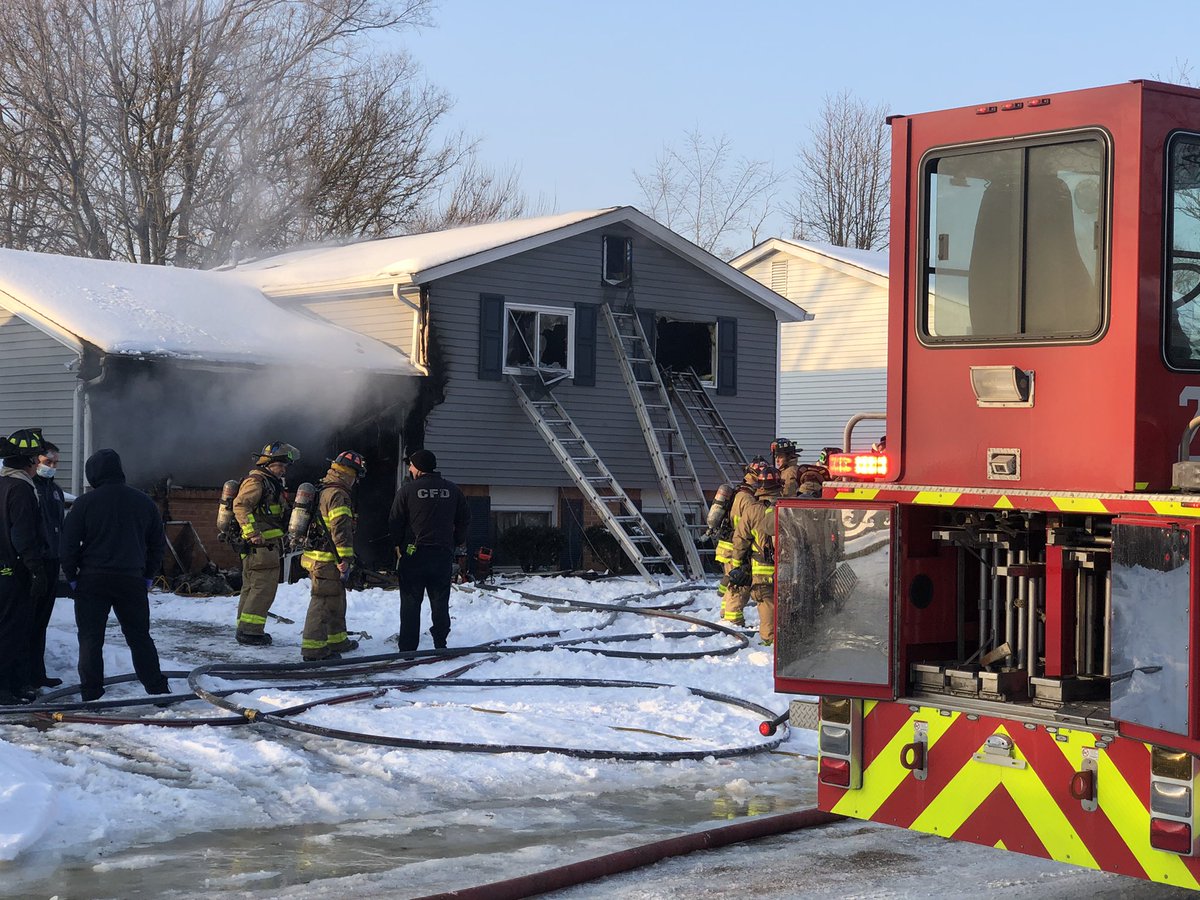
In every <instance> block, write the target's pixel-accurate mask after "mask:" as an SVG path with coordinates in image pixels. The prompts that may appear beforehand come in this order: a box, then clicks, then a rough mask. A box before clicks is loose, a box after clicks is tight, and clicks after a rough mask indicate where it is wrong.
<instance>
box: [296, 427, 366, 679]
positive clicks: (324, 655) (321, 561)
mask: <svg viewBox="0 0 1200 900" xmlns="http://www.w3.org/2000/svg"><path fill="white" fill-rule="evenodd" d="M366 474H367V464H366V461H365V460H363V458H362V455H361V454H358V453H355V452H354V451H353V450H346V451H343V452H342V453H339V454H338V455H337V458H336V459H334V460H333V461H332V463H331V464H330V466H329V471H328V472H326V473H325V477H324V479H322V481H321V483H320V484H319V485H317V508H316V510H315V513H316V514H315V515H314V516H313V517H312V522H311V524H310V526H309V528H310V531H309V538H310V540H309V546H311V547H312V548H313V549H311V550H306V551H305V552H304V555H303V556H302V557H301V558H300V565H301V566H303V567H304V568H305V569H307V570H308V575H309V578H310V579H311V580H312V599H311V600H310V601H309V604H308V615H307V616H305V618H304V634H303V635H302V637H301V641H300V655H301V657H302V658H303V659H305V660H310V661H311V660H318V659H336V658H337V657H339V656H341V654H343V653H348V652H349V651H351V650H355V649H357V648H358V641H353V640H351V639H350V637H349V636H348V635H347V634H346V581H347V580H348V579H349V577H350V568H351V566H352V565H353V564H354V562H355V559H354V501H353V500H352V499H351V496H350V492H351V490H352V489H353V487H354V483H355V482H356V481H357V480H358V479H359V478H362V477H363V476H364V475H366Z"/></svg>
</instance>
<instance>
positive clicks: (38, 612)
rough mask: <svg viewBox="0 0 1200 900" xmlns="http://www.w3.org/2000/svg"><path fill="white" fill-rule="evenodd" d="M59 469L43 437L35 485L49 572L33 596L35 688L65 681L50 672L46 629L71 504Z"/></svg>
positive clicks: (31, 672)
mask: <svg viewBox="0 0 1200 900" xmlns="http://www.w3.org/2000/svg"><path fill="white" fill-rule="evenodd" d="M57 471H58V447H56V446H55V445H54V444H52V443H51V442H50V441H47V440H43V441H42V451H41V453H39V454H38V458H37V472H36V473H35V474H34V476H33V488H34V490H35V491H37V496H38V506H39V508H40V509H41V513H42V527H43V529H44V531H45V533H46V555H45V558H44V559H43V560H42V566H43V568H44V569H45V571H46V587H45V589H44V590H43V591H42V593H41V594H40V595H34V597H33V623H32V626H31V632H30V634H31V637H30V640H29V660H28V664H27V665H28V668H27V671H26V676H27V677H26V682H25V683H26V684H28V685H31V686H32V687H35V688H38V687H58V686H59V685H60V684H62V679H61V678H50V677H48V676H47V675H46V629H47V628H48V627H49V625H50V614H51V613H53V612H54V600H55V597H56V596H57V594H58V566H59V563H58V542H59V539H60V537H61V535H62V523H63V516H64V515H66V507H67V504H66V497H65V496H64V494H63V489H62V488H60V487H59V486H58V482H56V481H55V480H54V475H55V473H56V472H57Z"/></svg>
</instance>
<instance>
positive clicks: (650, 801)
mask: <svg viewBox="0 0 1200 900" xmlns="http://www.w3.org/2000/svg"><path fill="white" fill-rule="evenodd" d="M808 781H809V779H803V778H802V779H798V780H797V782H796V783H795V784H789V785H787V786H786V788H785V790H784V791H783V792H778V793H773V794H772V795H770V796H768V795H753V794H751V795H747V794H746V793H744V792H742V793H738V794H736V795H735V794H732V793H730V792H728V791H726V790H724V789H718V790H713V789H708V788H705V787H701V786H693V787H672V788H664V787H660V788H656V789H651V790H649V791H645V790H638V791H622V792H613V793H602V794H589V795H572V796H567V797H562V798H554V799H536V800H532V801H529V802H525V803H515V802H510V803H507V804H503V805H496V804H495V803H492V804H476V805H474V806H464V807H462V808H461V809H458V810H456V811H454V812H444V811H443V812H437V813H431V814H428V815H424V816H419V817H418V816H406V817H396V818H392V819H386V820H372V821H365V822H351V823H343V824H341V825H305V826H298V827H289V828H278V829H269V830H264V829H230V830H224V831H215V832H209V833H206V834H193V835H188V836H185V837H182V838H177V839H175V840H171V841H167V842H164V843H161V844H152V845H142V846H139V847H133V848H130V849H128V850H123V851H118V852H114V853H113V854H112V855H108V856H105V857H104V858H102V859H99V860H96V859H92V860H88V861H69V862H66V863H61V862H56V861H52V860H48V859H44V858H42V859H39V854H37V853H36V851H34V852H32V853H30V854H28V855H27V856H25V857H22V859H21V860H19V861H18V862H17V863H15V864H13V863H8V864H5V863H0V897H30V896H42V897H54V896H57V897H59V898H61V900H68V898H82V897H87V898H131V897H156V898H157V897H193V896H201V895H207V894H212V893H214V892H235V893H237V894H241V895H254V894H257V893H258V892H263V896H268V895H269V896H278V895H279V894H280V892H281V891H284V892H287V893H291V892H290V891H288V890H287V889H288V888H298V889H299V890H298V891H297V894H296V895H297V896H299V895H300V894H301V893H303V895H304V896H314V895H317V894H328V895H329V896H335V895H338V894H342V895H344V892H345V891H346V890H347V889H349V888H351V886H353V890H354V893H355V895H356V896H359V897H363V896H371V895H372V888H374V890H376V891H378V892H379V894H378V895H379V896H393V897H401V896H418V895H421V894H427V893H433V892H436V891H440V890H450V889H455V888H463V887H468V886H471V885H474V884H480V883H486V882H489V881H493V880H497V879H501V878H507V877H512V876H514V875H517V874H521V873H524V872H531V871H537V870H539V869H542V868H549V867H552V866H557V865H563V864H565V863H568V862H574V861H576V860H579V859H586V858H589V857H592V856H598V855H601V854H603V853H610V852H613V851H615V850H619V849H623V848H626V847H632V846H636V845H638V844H641V843H646V842H648V841H652V840H655V839H658V838H662V837H670V836H673V835H676V834H680V833H684V832H688V831H693V830H697V829H699V828H701V827H704V826H706V825H709V826H711V825H712V824H714V822H715V823H716V824H721V823H724V822H728V821H732V820H736V819H739V818H742V817H745V816H748V815H763V814H770V813H777V812H789V811H792V810H795V809H799V808H802V807H806V806H811V805H812V804H813V801H814V797H813V796H812V790H811V787H810V785H809V784H808V783H807V782H808ZM447 861H451V865H450V866H447V865H446V863H447ZM397 870H403V871H402V872H399V871H397ZM372 875H374V876H377V877H376V878H371V877H370V876H372ZM348 876H359V877H357V878H353V879H352V882H353V885H351V884H348V883H346V882H332V883H329V884H326V885H322V884H321V883H320V882H324V881H326V880H327V879H342V878H346V877H348ZM363 876H367V877H365V878H364V877H363ZM400 885H403V887H401V886H400ZM302 886H303V887H302Z"/></svg>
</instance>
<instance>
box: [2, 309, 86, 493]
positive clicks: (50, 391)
mask: <svg viewBox="0 0 1200 900" xmlns="http://www.w3.org/2000/svg"><path fill="white" fill-rule="evenodd" d="M78 359H79V356H78V354H77V353H75V351H74V350H72V349H71V348H69V347H66V346H64V345H63V344H62V343H60V342H59V341H57V340H55V339H54V338H52V337H50V336H49V335H48V334H45V333H44V332H42V331H39V330H38V329H36V328H34V327H33V326H32V325H30V324H29V323H28V322H26V321H24V320H23V319H20V318H17V316H15V315H14V314H13V313H11V312H9V311H8V310H6V309H3V308H0V432H2V433H3V434H6V435H7V434H11V433H12V432H13V431H16V430H17V429H18V428H23V427H26V426H37V427H40V428H41V429H42V432H43V434H45V436H46V440H48V441H51V442H53V443H55V444H57V445H58V447H59V449H60V451H61V452H60V462H59V474H58V478H57V480H58V482H59V484H62V485H66V486H68V487H69V486H70V484H71V470H72V466H73V464H74V459H73V458H72V454H71V444H72V436H73V433H74V420H73V417H72V408H73V407H72V402H73V400H74V393H75V385H76V384H77V383H78V381H77V380H76V378H75V369H74V364H75V363H76V362H77V361H78ZM68 367H70V368H68Z"/></svg>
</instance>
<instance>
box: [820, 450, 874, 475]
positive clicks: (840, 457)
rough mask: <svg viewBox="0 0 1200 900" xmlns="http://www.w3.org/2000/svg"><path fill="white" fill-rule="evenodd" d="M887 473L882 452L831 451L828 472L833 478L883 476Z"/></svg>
mask: <svg viewBox="0 0 1200 900" xmlns="http://www.w3.org/2000/svg"><path fill="white" fill-rule="evenodd" d="M887 473H888V461H887V455H886V454H884V453H875V452H873V451H872V452H865V453H831V454H830V455H829V474H830V476H832V477H833V478H883V477H884V476H886V475H887Z"/></svg>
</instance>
